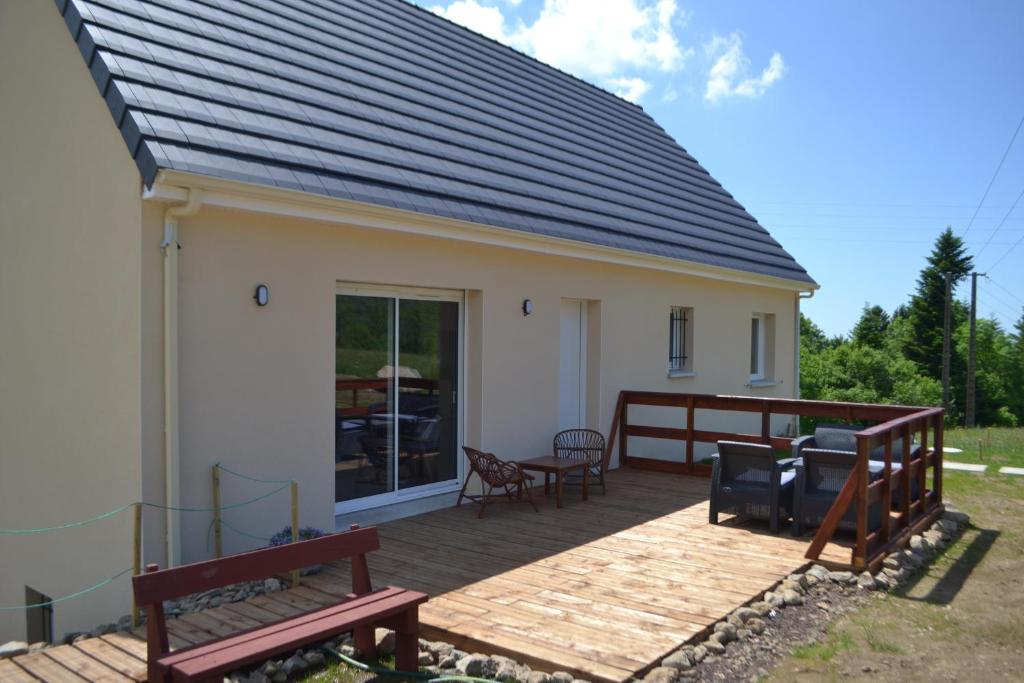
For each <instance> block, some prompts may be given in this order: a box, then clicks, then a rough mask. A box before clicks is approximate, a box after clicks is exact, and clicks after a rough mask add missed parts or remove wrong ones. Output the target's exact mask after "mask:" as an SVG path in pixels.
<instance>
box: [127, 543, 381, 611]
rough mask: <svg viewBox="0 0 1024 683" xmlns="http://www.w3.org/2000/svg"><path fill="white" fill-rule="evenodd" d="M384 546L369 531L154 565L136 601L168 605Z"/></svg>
mask: <svg viewBox="0 0 1024 683" xmlns="http://www.w3.org/2000/svg"><path fill="white" fill-rule="evenodd" d="M379 548H380V539H379V538H378V536H377V529H376V527H367V528H365V529H359V528H356V529H352V530H350V531H342V532H340V533H336V534H330V535H328V536H323V537H321V538H314V539H311V540H308V541H297V542H295V543H289V544H287V545H282V546H278V547H274V548H261V549H259V550H253V551H250V552H246V553H239V554H237V555H231V556H229V557H222V558H220V559H217V560H207V561H205V562H196V563H193V564H187V565H184V566H181V567H173V568H171V569H161V570H156V569H155V565H150V566H149V567H147V568H146V573H145V574H140V575H138V576H135V577H133V578H132V583H133V585H134V588H135V601H136V603H137V604H139V605H140V606H142V605H152V604H157V603H162V602H163V601H164V600H173V599H174V598H180V597H182V596H184V595H191V594H192V593H200V592H202V591H207V590H210V589H211V588H220V587H222V586H227V585H230V584H233V583H240V582H242V581H255V580H257V579H265V578H267V577H270V576H274V575H275V574H283V573H285V572H288V571H290V570H292V569H300V568H302V567H308V566H310V565H314V564H321V563H324V562H332V561H334V560H342V559H346V558H349V557H358V556H362V555H365V554H366V553H368V552H372V551H374V550H378V549H379ZM355 574H356V572H355V571H353V577H352V578H353V581H354V580H355V579H356V576H355ZM353 588H354V589H355V588H357V587H355V586H354V587H353ZM358 588H362V587H361V586H360V587H358ZM357 592H365V591H363V590H357Z"/></svg>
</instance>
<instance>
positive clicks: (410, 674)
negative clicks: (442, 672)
mask: <svg viewBox="0 0 1024 683" xmlns="http://www.w3.org/2000/svg"><path fill="white" fill-rule="evenodd" d="M320 649H322V650H323V651H324V652H328V653H330V654H332V655H334V656H335V657H337V658H338V659H340V660H341V661H342V662H344V663H345V664H348V665H349V666H351V667H353V668H355V669H359V670H360V671H365V672H367V673H375V674H383V675H385V676H387V675H390V676H403V677H405V678H419V679H421V680H426V681H427V683H440V682H442V681H463V682H464V683H497V681H494V680H492V679H490V678H476V677H475V676H437V675H436V674H432V673H428V672H426V671H399V670H398V669H389V668H387V667H386V666H375V665H373V664H367V663H365V662H360V661H359V660H358V659H352V658H351V657H349V656H347V655H343V654H342V653H340V652H338V651H337V650H332V649H331V648H329V647H327V646H326V645H325V646H323V647H321V648H320Z"/></svg>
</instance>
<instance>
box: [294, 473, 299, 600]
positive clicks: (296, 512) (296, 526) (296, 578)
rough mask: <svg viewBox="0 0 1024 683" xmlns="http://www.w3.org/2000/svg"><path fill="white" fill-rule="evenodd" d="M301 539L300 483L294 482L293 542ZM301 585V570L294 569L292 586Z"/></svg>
mask: <svg viewBox="0 0 1024 683" xmlns="http://www.w3.org/2000/svg"><path fill="white" fill-rule="evenodd" d="M298 540H299V483H298V482H295V481H293V482H292V543H295V542H296V541H298ZM298 585H299V570H298V569H293V570H292V588H294V587H295V586H298Z"/></svg>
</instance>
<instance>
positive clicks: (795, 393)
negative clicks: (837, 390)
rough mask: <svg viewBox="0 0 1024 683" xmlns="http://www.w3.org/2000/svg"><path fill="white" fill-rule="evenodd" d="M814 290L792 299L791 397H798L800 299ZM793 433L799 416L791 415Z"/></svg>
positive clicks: (808, 295) (810, 295) (796, 429)
mask: <svg viewBox="0 0 1024 683" xmlns="http://www.w3.org/2000/svg"><path fill="white" fill-rule="evenodd" d="M815 291H816V290H814V289H811V290H809V291H806V292H799V293H798V294H797V296H796V299H794V308H795V309H796V315H795V316H794V320H793V339H794V341H795V344H794V346H795V348H794V350H793V398H800V299H811V298H813V297H814V292H815ZM793 435H794V436H800V418H799V417H798V416H795V415H794V416H793Z"/></svg>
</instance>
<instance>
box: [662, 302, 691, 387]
mask: <svg viewBox="0 0 1024 683" xmlns="http://www.w3.org/2000/svg"><path fill="white" fill-rule="evenodd" d="M668 329H669V336H668V371H669V374H673V373H675V374H680V373H689V372H692V370H693V340H692V336H693V309H692V308H688V307H684V306H673V307H672V310H671V313H670V315H669V328H668Z"/></svg>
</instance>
